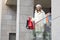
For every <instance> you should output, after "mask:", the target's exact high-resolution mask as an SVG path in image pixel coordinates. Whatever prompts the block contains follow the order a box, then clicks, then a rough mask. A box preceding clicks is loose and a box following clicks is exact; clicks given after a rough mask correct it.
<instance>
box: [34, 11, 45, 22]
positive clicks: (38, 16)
mask: <svg viewBox="0 0 60 40" xmlns="http://www.w3.org/2000/svg"><path fill="white" fill-rule="evenodd" d="M43 18H45V12H44V11H43V10H41V12H39V13H37V11H36V10H35V15H34V18H33V20H34V21H35V23H36V22H38V21H39V20H41V19H43ZM43 22H44V23H45V19H44V20H43Z"/></svg>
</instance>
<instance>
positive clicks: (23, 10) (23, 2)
mask: <svg viewBox="0 0 60 40" xmlns="http://www.w3.org/2000/svg"><path fill="white" fill-rule="evenodd" d="M33 4H34V0H20V2H19V40H32V39H33V35H32V30H28V29H26V21H27V18H28V16H33V9H34V8H33V7H34V5H33Z"/></svg>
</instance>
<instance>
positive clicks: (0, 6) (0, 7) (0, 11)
mask: <svg viewBox="0 0 60 40" xmlns="http://www.w3.org/2000/svg"><path fill="white" fill-rule="evenodd" d="M1 13H2V0H0V40H1Z"/></svg>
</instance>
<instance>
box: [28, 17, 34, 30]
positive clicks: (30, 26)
mask: <svg viewBox="0 0 60 40" xmlns="http://www.w3.org/2000/svg"><path fill="white" fill-rule="evenodd" d="M27 24H28V28H29V29H32V30H33V29H34V25H33V21H32V19H31V18H30V17H28V20H27Z"/></svg>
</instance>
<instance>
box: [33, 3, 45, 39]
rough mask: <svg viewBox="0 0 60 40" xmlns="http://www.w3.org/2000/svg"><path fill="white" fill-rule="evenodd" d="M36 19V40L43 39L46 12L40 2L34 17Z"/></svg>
mask: <svg viewBox="0 0 60 40" xmlns="http://www.w3.org/2000/svg"><path fill="white" fill-rule="evenodd" d="M32 20H33V21H35V34H36V40H39V39H40V40H43V33H44V24H45V23H46V22H45V12H44V11H43V10H42V6H41V5H40V4H37V5H36V9H35V15H34V18H32Z"/></svg>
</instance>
